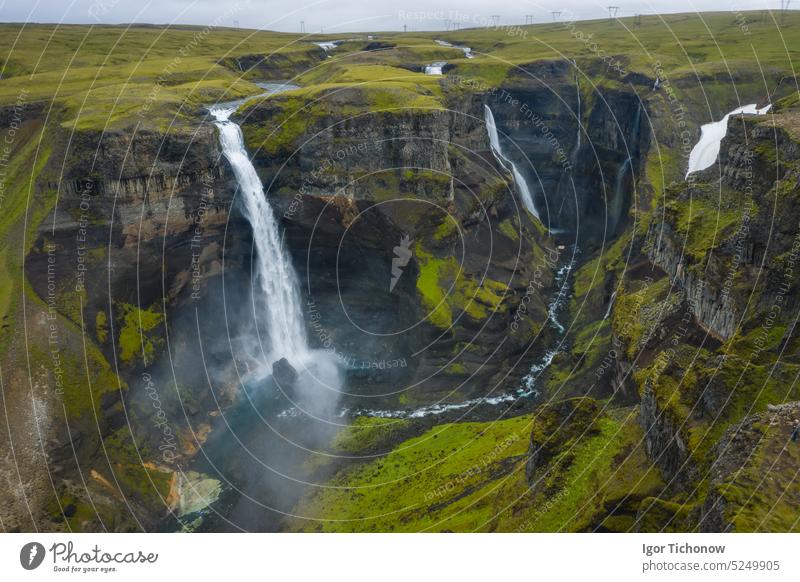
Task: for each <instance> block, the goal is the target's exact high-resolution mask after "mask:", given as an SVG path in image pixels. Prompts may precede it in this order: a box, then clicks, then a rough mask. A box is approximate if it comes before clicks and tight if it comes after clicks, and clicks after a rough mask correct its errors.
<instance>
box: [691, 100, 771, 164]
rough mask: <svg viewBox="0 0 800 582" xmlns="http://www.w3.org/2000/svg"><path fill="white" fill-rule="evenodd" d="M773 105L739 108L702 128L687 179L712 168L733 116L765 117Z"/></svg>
mask: <svg viewBox="0 0 800 582" xmlns="http://www.w3.org/2000/svg"><path fill="white" fill-rule="evenodd" d="M771 107H772V104H769V105H767V106H766V107H762V108H761V109H758V108H757V107H756V104H755V103H751V104H749V105H744V106H742V107H738V108H736V109H734V110H733V111H731V112H730V113H728V114H727V115H725V117H723V118H722V119H720V120H719V121H714V122H711V123H706V124H705V125H703V126H702V127H701V128H700V141H698V142H697V144H695V146H694V147H693V148H692V152H691V153H690V154H689V169H688V170H687V171H686V178H688V177H689V174H691V173H692V172H699V171H700V170H705V169H706V168H708V167H711V166H712V165H713V164H714V162H715V161H716V160H717V156H718V155H719V147H720V143H721V142H722V139H723V138H724V137H725V135H726V134H727V133H728V119H729V118H730V116H731V115H738V114H740V113H741V114H743V115H765V114H766V113H767V111H769V110H770V108H771Z"/></svg>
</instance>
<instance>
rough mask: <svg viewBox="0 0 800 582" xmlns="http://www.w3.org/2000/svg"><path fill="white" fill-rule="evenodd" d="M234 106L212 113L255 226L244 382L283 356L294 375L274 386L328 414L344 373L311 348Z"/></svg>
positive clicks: (241, 348)
mask: <svg viewBox="0 0 800 582" xmlns="http://www.w3.org/2000/svg"><path fill="white" fill-rule="evenodd" d="M234 110H235V109H234V108H232V107H218V108H213V109H212V110H211V114H212V115H213V117H214V119H215V125H216V126H217V128H218V130H219V136H220V145H221V146H222V152H223V155H224V156H225V158H226V159H227V160H228V162H229V164H230V166H231V168H232V170H233V172H234V175H235V177H236V182H237V184H238V192H237V197H238V198H239V200H240V203H241V206H242V208H243V213H244V215H245V217H246V218H247V220H248V222H249V223H250V226H251V227H252V230H253V246H254V249H253V267H252V281H253V282H252V296H251V300H252V308H253V310H252V318H251V321H252V326H251V328H250V330H249V331H250V333H247V334H244V335H243V336H240V337H237V338H236V339H235V344H236V345H235V346H234V347H235V348H238V349H237V351H238V352H239V353H241V354H242V355H243V356H244V357H246V359H247V362H248V367H249V370H248V373H247V375H246V377H245V378H244V381H245V384H246V385H249V386H258V385H260V384H262V383H263V382H264V381H265V380H266V379H267V378H268V377H269V376H271V375H272V374H273V368H274V365H275V363H276V362H278V361H280V360H282V359H285V360H287V361H288V362H289V364H291V366H292V367H293V368H294V369H295V371H296V372H297V379H296V381H294V382H292V385H291V386H287V385H281V382H279V381H278V382H276V384H277V385H278V389H279V390H280V391H281V392H282V393H283V395H284V396H286V397H287V399H288V400H289V401H291V402H292V403H293V404H294V406H295V407H296V408H299V409H300V410H302V411H305V412H306V413H307V414H309V415H310V416H312V417H320V418H322V419H326V418H330V417H331V415H332V413H333V412H334V411H335V409H336V405H337V403H338V401H339V396H340V390H341V385H342V375H341V373H340V371H339V369H338V365H337V361H336V359H335V358H334V357H333V356H332V355H331V354H330V352H329V351H327V350H311V349H310V347H309V344H308V338H307V334H306V328H305V322H304V318H303V306H302V299H301V297H300V291H299V284H298V282H297V276H296V274H295V272H294V268H293V267H292V264H291V259H290V257H289V255H288V253H287V252H286V250H285V249H284V248H283V243H282V240H281V233H280V229H279V228H278V222H277V219H276V218H275V214H274V212H273V210H272V208H271V206H270V204H269V202H268V200H267V198H266V196H265V195H264V191H263V186H262V184H261V179H260V178H259V177H258V174H257V173H256V170H255V168H254V167H253V164H252V163H251V161H250V157H249V155H248V153H247V150H246V149H245V146H244V138H243V136H242V132H241V129H240V128H239V126H238V125H237V124H236V123H234V122H232V121H230V119H229V118H230V115H231V114H232V113H233V112H234Z"/></svg>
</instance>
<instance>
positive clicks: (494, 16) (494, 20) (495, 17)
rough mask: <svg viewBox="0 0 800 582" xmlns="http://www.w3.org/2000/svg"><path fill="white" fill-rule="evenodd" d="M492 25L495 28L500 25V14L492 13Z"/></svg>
mask: <svg viewBox="0 0 800 582" xmlns="http://www.w3.org/2000/svg"><path fill="white" fill-rule="evenodd" d="M492 25H493V26H494V27H495V28H497V27H498V26H500V15H499V14H492Z"/></svg>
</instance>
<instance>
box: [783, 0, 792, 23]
mask: <svg viewBox="0 0 800 582" xmlns="http://www.w3.org/2000/svg"><path fill="white" fill-rule="evenodd" d="M791 1H792V0H781V24H783V21H784V19H785V18H786V13H787V12H789V2H791Z"/></svg>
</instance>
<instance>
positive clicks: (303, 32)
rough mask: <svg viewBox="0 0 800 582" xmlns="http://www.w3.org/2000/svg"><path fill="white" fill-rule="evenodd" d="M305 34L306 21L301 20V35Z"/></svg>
mask: <svg viewBox="0 0 800 582" xmlns="http://www.w3.org/2000/svg"><path fill="white" fill-rule="evenodd" d="M305 33H306V21H305V20H301V21H300V34H305Z"/></svg>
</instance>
